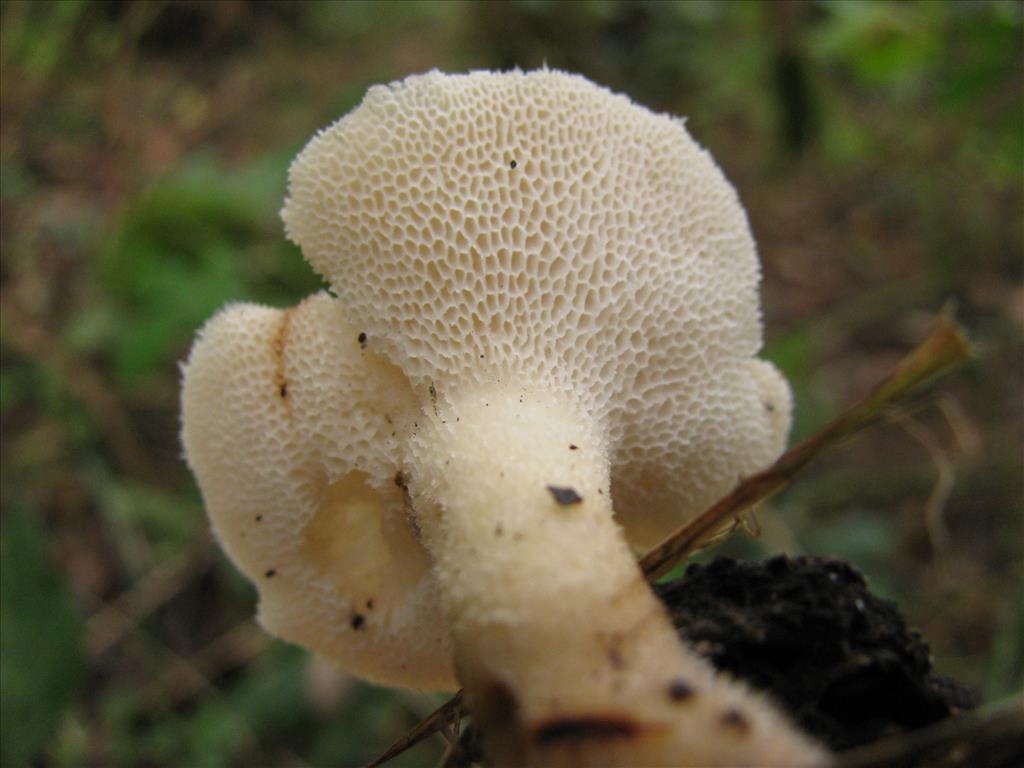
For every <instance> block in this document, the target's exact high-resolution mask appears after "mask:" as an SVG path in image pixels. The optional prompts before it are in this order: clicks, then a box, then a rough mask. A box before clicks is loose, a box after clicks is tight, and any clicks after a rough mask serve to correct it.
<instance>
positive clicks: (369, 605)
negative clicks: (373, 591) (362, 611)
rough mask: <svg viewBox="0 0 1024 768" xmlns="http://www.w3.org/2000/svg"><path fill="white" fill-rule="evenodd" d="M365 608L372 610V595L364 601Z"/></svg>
mask: <svg viewBox="0 0 1024 768" xmlns="http://www.w3.org/2000/svg"><path fill="white" fill-rule="evenodd" d="M366 610H368V611H372V610H373V598H372V597H371V598H370V599H369V600H367V601H366Z"/></svg>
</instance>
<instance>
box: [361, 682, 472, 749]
mask: <svg viewBox="0 0 1024 768" xmlns="http://www.w3.org/2000/svg"><path fill="white" fill-rule="evenodd" d="M461 718H462V691H459V692H458V693H456V694H455V695H454V696H452V697H451V698H450V699H448V701H446V702H445V703H444V704H442V705H441V706H440V707H438V708H437V709H435V710H434V711H433V712H431V713H430V714H429V715H427V716H426V717H425V718H424V719H423V720H422V721H420V723H418V724H417V725H415V726H414V727H413V728H412V730H411V731H409V732H408V733H406V734H405V735H404V736H403V737H402V738H400V739H399V740H398V741H396V742H395V743H394V744H392V745H391V746H390V747H388V748H387V750H386V751H385V752H384V754H382V755H381V756H380V757H378V758H377V759H376V760H374V761H373V762H372V763H368V764H367V765H365V766H364V768H377V766H381V765H384V763H386V762H388V761H389V760H392V759H393V758H395V757H398V756H399V755H400V754H402V753H403V752H405V751H406V750H407V749H411V748H412V747H415V746H416V745H417V744H419V743H420V742H421V741H423V740H424V739H426V738H428V737H430V736H433V735H434V734H435V733H437V732H438V731H441V730H443V729H444V727H445V726H446V725H451V724H452V723H455V722H458V721H459V720H460V719H461Z"/></svg>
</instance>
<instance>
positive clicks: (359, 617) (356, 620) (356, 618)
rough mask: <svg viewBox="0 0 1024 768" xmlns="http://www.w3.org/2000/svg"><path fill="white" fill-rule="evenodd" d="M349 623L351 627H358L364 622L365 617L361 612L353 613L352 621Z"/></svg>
mask: <svg viewBox="0 0 1024 768" xmlns="http://www.w3.org/2000/svg"><path fill="white" fill-rule="evenodd" d="M349 623H350V624H351V625H352V629H359V628H360V627H361V626H363V624H365V623H366V617H365V616H363V614H361V613H356V614H353V616H352V621H351V622H349Z"/></svg>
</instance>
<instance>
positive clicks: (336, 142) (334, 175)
mask: <svg viewBox="0 0 1024 768" xmlns="http://www.w3.org/2000/svg"><path fill="white" fill-rule="evenodd" d="M282 215H283V218H284V221H285V224H286V227H287V231H288V235H289V237H290V238H291V239H292V240H294V241H295V242H296V243H298V244H299V245H300V246H301V247H302V250H303V253H304V255H305V256H306V258H307V259H309V261H310V262H311V263H312V264H313V266H314V267H315V268H316V269H317V270H318V271H320V272H321V273H322V274H323V275H324V276H325V277H327V278H328V280H329V281H330V283H331V285H332V287H333V289H334V290H335V291H336V292H337V294H338V295H339V297H340V298H341V299H342V301H343V303H344V305H345V308H346V314H347V316H348V317H349V318H351V320H352V321H353V322H355V323H358V324H359V325H360V327H363V328H365V329H366V330H367V332H368V333H370V334H371V335H372V336H373V337H374V339H375V340H376V342H377V344H378V348H379V349H380V350H381V351H382V353H383V354H384V355H386V356H387V357H388V358H389V359H390V360H391V361H392V362H393V363H394V364H395V365H397V366H398V367H399V368H401V370H402V371H403V372H404V373H405V374H406V375H407V376H408V377H409V379H410V381H411V382H412V384H413V385H414V386H415V387H416V388H417V391H418V392H420V393H421V398H422V392H423V391H424V390H425V389H426V388H427V387H428V386H434V387H435V388H436V390H435V391H437V392H438V393H440V394H441V395H442V396H443V395H444V392H445V390H446V389H447V388H457V387H459V386H463V385H466V384H471V385H472V384H481V383H485V382H487V381H495V380H500V379H503V378H504V379H505V380H509V379H512V380H522V381H529V382H531V383H534V384H537V385H538V386H542V387H547V388H549V389H551V390H553V391H557V392H559V393H563V394H568V395H569V396H570V397H572V398H573V399H574V400H575V401H576V402H579V403H580V404H581V405H582V407H584V408H585V409H587V410H588V412H589V413H590V414H591V415H592V416H593V417H594V418H595V419H596V420H597V421H598V422H599V423H601V424H603V425H604V428H605V429H606V430H607V433H608V434H607V436H606V437H607V444H608V446H609V450H610V452H611V460H612V466H613V483H614V489H613V490H614V496H615V507H616V511H617V514H618V515H619V516H620V519H621V520H622V522H623V524H624V525H625V527H626V531H627V534H628V535H629V536H630V538H631V541H632V543H633V544H634V546H636V547H644V546H647V545H649V544H651V543H653V542H654V541H656V540H657V539H659V538H660V537H661V536H662V535H664V534H665V533H666V532H667V531H668V530H669V529H670V528H671V527H673V526H675V525H677V524H678V523H679V522H680V520H683V519H686V518H687V517H689V516H692V515H693V514H696V513H697V512H698V511H700V509H702V508H703V507H704V506H706V505H707V504H709V503H710V502H712V501H713V500H714V499H715V498H717V497H718V496H719V495H721V494H722V493H724V492H725V491H727V490H728V489H729V488H730V487H731V486H732V485H733V484H734V483H735V482H736V481H737V479H738V478H739V477H740V476H742V475H744V474H747V473H750V472H752V471H754V470H756V469H758V468H760V467H761V466H763V465H765V464H766V463H768V462H770V461H771V460H772V459H773V458H774V457H775V456H776V455H778V453H779V452H780V451H781V450H782V448H783V445H784V442H785V437H786V433H787V431H788V428H789V421H790V402H789V394H788V387H787V386H786V384H785V382H784V381H783V379H782V378H781V377H780V376H779V375H778V373H777V372H776V371H775V370H774V369H773V368H772V367H771V366H770V365H768V364H767V363H763V362H761V361H758V360H756V359H755V358H754V355H755V354H756V353H757V351H758V349H759V347H760V344H761V320H760V314H759V304H758V296H757V288H758V282H759V267H758V262H757V257H756V253H755V248H754V243H753V239H752V237H751V234H750V230H749V227H748V224H747V219H746V215H745V213H744V211H743V208H742V207H741V205H740V203H739V201H738V199H737V197H736V193H735V191H734V189H733V188H732V186H731V185H730V184H729V182H728V181H726V179H725V178H724V176H723V175H722V173H721V171H720V170H719V168H718V167H717V166H716V165H715V163H714V161H713V160H712V158H711V157H710V155H709V154H708V153H707V152H706V151H705V150H703V149H702V148H701V147H700V146H698V145H697V144H696V142H694V141H693V139H692V138H691V137H690V135H689V134H688V133H687V131H686V128H685V127H684V124H683V121H682V120H681V119H678V118H673V117H669V116H665V115H658V114H655V113H653V112H651V111H649V110H647V109H645V108H643V107H640V106H638V105H636V104H634V103H632V102H631V101H630V100H629V99H627V98H626V97H624V96H619V95H614V94H612V93H610V92H609V91H607V90H605V89H603V88H600V87H598V86H596V85H594V84H593V83H591V82H589V81H587V80H586V79H584V78H582V77H579V76H575V75H570V74H566V73H562V72H557V71H551V70H541V71H535V72H528V73H523V72H519V71H515V72H508V73H500V74H499V73H490V72H474V73H471V74H468V75H445V74H441V73H439V72H431V73H428V74H426V75H421V76H414V77H409V78H407V79H406V80H404V81H401V82H397V83H392V84H391V85H389V86H378V87H374V88H371V89H370V91H369V92H368V93H367V95H366V98H365V99H364V100H363V103H362V104H361V105H360V106H359V107H358V108H357V109H355V110H353V111H352V112H351V113H349V114H348V115H346V116H345V117H344V118H342V119H341V120H339V121H338V122H337V123H335V124H334V125H333V126H331V127H330V128H328V129H326V130H325V131H322V132H320V133H319V134H318V135H317V136H316V137H315V138H314V139H313V140H312V141H311V142H310V143H309V145H308V146H307V147H306V148H305V150H303V152H302V154H301V155H300V156H299V157H298V158H297V159H296V161H295V163H294V164H293V165H292V169H291V173H290V187H289V198H288V200H287V202H286V205H285V208H284V211H283V213H282Z"/></svg>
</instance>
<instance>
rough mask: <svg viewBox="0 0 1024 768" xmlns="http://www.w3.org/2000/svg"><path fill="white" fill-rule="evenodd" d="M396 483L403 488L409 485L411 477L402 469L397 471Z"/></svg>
mask: <svg viewBox="0 0 1024 768" xmlns="http://www.w3.org/2000/svg"><path fill="white" fill-rule="evenodd" d="M395 485H397V486H398V487H399V488H402V489H403V490H404V489H406V488H408V487H409V478H407V477H406V476H405V472H403V471H402V470H398V471H397V472H395Z"/></svg>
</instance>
